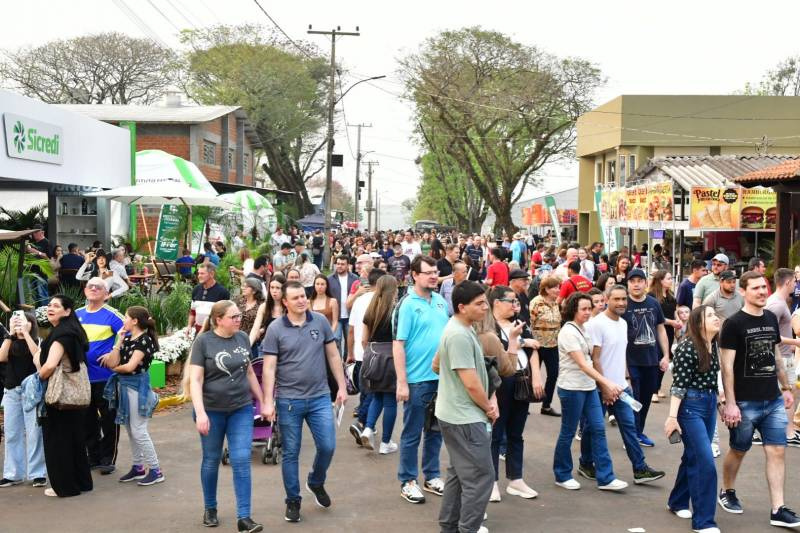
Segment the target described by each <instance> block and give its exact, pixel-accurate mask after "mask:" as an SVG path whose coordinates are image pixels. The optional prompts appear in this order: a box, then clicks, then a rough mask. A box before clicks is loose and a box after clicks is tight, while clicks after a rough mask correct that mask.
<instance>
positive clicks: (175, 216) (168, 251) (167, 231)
mask: <svg viewBox="0 0 800 533" xmlns="http://www.w3.org/2000/svg"><path fill="white" fill-rule="evenodd" d="M181 216H182V215H181V209H180V206H177V205H162V206H161V216H160V217H159V220H158V232H157V233H156V251H155V255H156V257H157V258H159V259H163V260H165V261H175V260H176V259H178V252H179V250H178V248H179V247H180V244H179V242H180V235H178V226H180V221H181ZM183 216H184V217H185V216H186V215H185V212H184V213H183Z"/></svg>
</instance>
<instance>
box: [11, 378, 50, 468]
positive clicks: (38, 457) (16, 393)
mask: <svg viewBox="0 0 800 533" xmlns="http://www.w3.org/2000/svg"><path fill="white" fill-rule="evenodd" d="M3 416H4V418H3V431H4V433H5V436H6V441H5V444H6V445H5V457H4V459H3V477H4V478H6V479H12V480H14V481H22V480H26V479H36V478H38V477H47V469H46V468H45V466H44V443H43V442H42V428H41V427H40V426H39V424H38V423H37V422H36V409H33V410H31V411H28V412H25V410H23V409H22V387H14V388H13V389H6V391H5V394H3Z"/></svg>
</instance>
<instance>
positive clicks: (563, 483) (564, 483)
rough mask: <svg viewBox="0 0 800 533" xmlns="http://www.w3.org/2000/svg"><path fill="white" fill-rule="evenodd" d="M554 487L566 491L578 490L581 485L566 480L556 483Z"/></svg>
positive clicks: (572, 480)
mask: <svg viewBox="0 0 800 533" xmlns="http://www.w3.org/2000/svg"><path fill="white" fill-rule="evenodd" d="M556 485H558V486H559V487H561V488H563V489H567V490H578V489H579V488H581V484H580V483H578V482H577V481H576V480H575V479H568V480H566V481H556Z"/></svg>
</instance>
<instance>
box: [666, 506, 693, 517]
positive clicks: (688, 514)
mask: <svg viewBox="0 0 800 533" xmlns="http://www.w3.org/2000/svg"><path fill="white" fill-rule="evenodd" d="M667 511H669V512H670V513H672V514H674V515H675V516H677V517H678V518H685V519H687V520H688V519H689V518H691V517H692V511H690V510H689V509H678V510H673V509H670V508H669V507H667Z"/></svg>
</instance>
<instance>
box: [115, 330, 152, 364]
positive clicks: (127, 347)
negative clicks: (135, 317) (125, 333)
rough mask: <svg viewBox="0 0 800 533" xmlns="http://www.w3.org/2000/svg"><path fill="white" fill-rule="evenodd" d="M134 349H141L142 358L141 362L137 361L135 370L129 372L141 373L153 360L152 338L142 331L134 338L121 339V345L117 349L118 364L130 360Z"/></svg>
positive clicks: (126, 362)
mask: <svg viewBox="0 0 800 533" xmlns="http://www.w3.org/2000/svg"><path fill="white" fill-rule="evenodd" d="M136 350H139V351H141V352H142V353H143V354H144V358H143V359H142V361H141V363H139V366H137V367H136V370H134V371H133V372H131V374H141V373H142V372H147V369H148V368H150V363H152V362H153V354H154V353H155V352H156V346H155V344H154V343H153V339H151V338H150V335H148V334H147V333H143V334H142V335H139V336H138V337H136V338H135V339H131V338H130V337H126V338H125V340H124V341H122V346H121V347H120V349H119V364H120V365H126V364H128V361H130V360H131V357H133V352H135V351H136Z"/></svg>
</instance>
